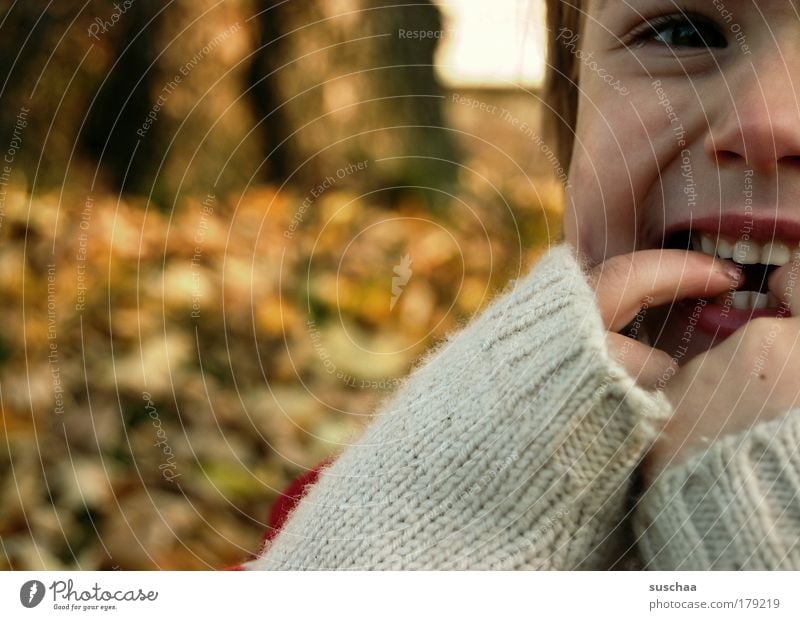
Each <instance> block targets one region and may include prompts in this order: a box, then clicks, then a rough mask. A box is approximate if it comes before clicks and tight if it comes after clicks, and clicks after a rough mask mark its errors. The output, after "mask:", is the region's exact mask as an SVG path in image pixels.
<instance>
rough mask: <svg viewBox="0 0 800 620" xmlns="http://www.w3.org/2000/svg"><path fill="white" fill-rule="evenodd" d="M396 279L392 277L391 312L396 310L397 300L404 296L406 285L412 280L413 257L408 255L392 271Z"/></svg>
mask: <svg viewBox="0 0 800 620" xmlns="http://www.w3.org/2000/svg"><path fill="white" fill-rule="evenodd" d="M392 271H393V272H394V274H395V275H394V277H392V299H391V300H390V301H389V310H390V311H391V310H394V306H395V304H396V303H397V300H398V299H400V295H402V294H403V290H404V289H405V286H406V284H408V281H409V280H410V279H411V275H412V273H413V272H412V270H411V257H410V256H409V255H408V254H406V255H405V256H403V258H401V259H400V263H399V264H397V265H395V266H394V269H393V270H392Z"/></svg>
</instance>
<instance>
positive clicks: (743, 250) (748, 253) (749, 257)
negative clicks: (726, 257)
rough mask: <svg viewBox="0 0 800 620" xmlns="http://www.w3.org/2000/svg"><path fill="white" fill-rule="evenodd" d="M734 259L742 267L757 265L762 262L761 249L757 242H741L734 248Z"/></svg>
mask: <svg viewBox="0 0 800 620" xmlns="http://www.w3.org/2000/svg"><path fill="white" fill-rule="evenodd" d="M732 258H733V260H734V262H736V263H739V264H740V265H755V264H756V263H757V262H758V261H760V260H761V247H760V246H759V245H758V244H757V243H756V242H755V241H749V240H748V241H744V240H739V241H737V242H736V245H735V246H733V257H732Z"/></svg>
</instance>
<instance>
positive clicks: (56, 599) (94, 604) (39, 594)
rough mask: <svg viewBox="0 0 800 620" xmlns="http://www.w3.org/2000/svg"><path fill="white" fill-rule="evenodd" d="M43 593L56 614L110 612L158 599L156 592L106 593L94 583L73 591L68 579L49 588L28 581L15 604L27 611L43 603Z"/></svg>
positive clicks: (132, 590) (136, 590)
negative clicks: (120, 605) (123, 604)
mask: <svg viewBox="0 0 800 620" xmlns="http://www.w3.org/2000/svg"><path fill="white" fill-rule="evenodd" d="M47 590H50V593H51V596H52V602H51V604H52V607H50V609H54V610H57V611H112V610H116V609H117V604H118V603H122V602H125V603H133V602H148V601H149V602H152V601H155V600H156V599H157V598H158V594H159V592H158V590H147V591H145V590H142V588H137V589H129V590H106V589H105V588H103V587H101V586H100V584H98V583H97V582H95V583H94V585H93V586H92V587H90V588H88V589H85V590H84V589H79V588H76V586H75V582H74V581H73V580H72V579H67V580H66V581H64V580H61V579H57V580H54V581H53V582H52V583H51V584H50V585H49V586H47V587H45V585H44V583H42V582H41V581H39V580H38V579H31V580H29V581H26V582H25V583H23V584H22V586H21V587H20V589H19V602H20V603H21V604H22V606H23V607H26V608H28V609H31V608H33V607H36V606H38V605H39V604H40V603H42V602H43V600H44V597H45V595H46V594H47Z"/></svg>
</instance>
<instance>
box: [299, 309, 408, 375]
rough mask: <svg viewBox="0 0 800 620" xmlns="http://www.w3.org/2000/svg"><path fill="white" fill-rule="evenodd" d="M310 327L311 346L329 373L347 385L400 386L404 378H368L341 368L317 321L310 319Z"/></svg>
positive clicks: (307, 323)
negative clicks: (330, 350)
mask: <svg viewBox="0 0 800 620" xmlns="http://www.w3.org/2000/svg"><path fill="white" fill-rule="evenodd" d="M306 326H307V327H308V335H309V337H310V338H311V346H313V347H314V352H315V353H316V354H317V356H318V357H319V359H320V361H322V366H323V368H324V369H325V372H327V373H328V374H329V375H334V376H335V377H336V378H337V379H338V380H339V381H341V382H342V383H344V384H345V385H347V386H349V387H353V388H361V389H371V390H393V389H395V388H397V387H399V386H400V384H401V383H402V381H403V380H402V379H398V378H392V379H366V378H364V377H356V376H354V375H351V374H350V373H347V372H345V371H343V370H342V369H340V368H339V367H338V366H337V365H336V363H335V362H334V361H333V360H332V359H331V354H330V353H329V352H328V349H327V348H326V347H325V345H324V344H323V343H322V334H320V332H319V328H318V327H317V323H316V321H314V320H313V319H308V321H307V322H306Z"/></svg>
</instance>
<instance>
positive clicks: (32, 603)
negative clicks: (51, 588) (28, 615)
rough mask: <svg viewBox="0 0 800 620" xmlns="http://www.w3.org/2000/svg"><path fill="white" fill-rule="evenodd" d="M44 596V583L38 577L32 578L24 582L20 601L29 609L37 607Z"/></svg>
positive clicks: (20, 590) (20, 591)
mask: <svg viewBox="0 0 800 620" xmlns="http://www.w3.org/2000/svg"><path fill="white" fill-rule="evenodd" d="M43 598H44V584H43V583H42V582H41V581H37V580H36V579H31V580H30V581H26V582H25V583H23V584H22V587H21V588H20V589H19V602H20V603H22V606H23V607H27V608H28V609H30V608H32V607H36V606H37V605H38V604H39V603H41V602H42V599H43Z"/></svg>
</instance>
